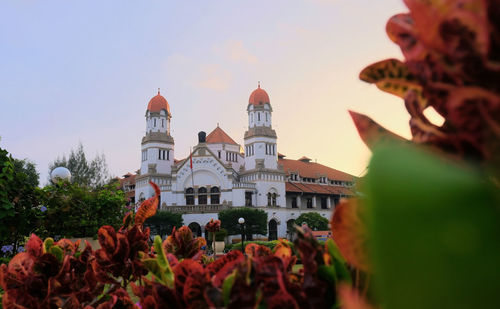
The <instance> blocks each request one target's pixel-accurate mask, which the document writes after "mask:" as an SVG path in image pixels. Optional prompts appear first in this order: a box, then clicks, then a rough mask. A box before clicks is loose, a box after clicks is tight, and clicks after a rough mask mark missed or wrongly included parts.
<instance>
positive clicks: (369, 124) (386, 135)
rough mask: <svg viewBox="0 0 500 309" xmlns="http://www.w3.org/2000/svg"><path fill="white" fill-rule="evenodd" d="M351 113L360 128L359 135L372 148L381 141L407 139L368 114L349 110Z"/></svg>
mask: <svg viewBox="0 0 500 309" xmlns="http://www.w3.org/2000/svg"><path fill="white" fill-rule="evenodd" d="M349 114H351V117H352V120H353V121H354V125H355V126H356V129H358V133H359V136H360V137H361V139H362V140H363V142H364V143H365V144H366V146H368V148H370V149H372V148H373V147H374V146H375V145H376V144H378V143H380V142H404V141H406V140H405V139H404V138H402V137H401V136H399V135H396V134H394V133H392V132H390V131H388V130H387V129H385V128H383V127H382V126H380V125H379V124H378V123H376V122H375V121H373V120H372V119H371V118H370V117H368V116H365V115H363V114H359V113H356V112H353V111H349Z"/></svg>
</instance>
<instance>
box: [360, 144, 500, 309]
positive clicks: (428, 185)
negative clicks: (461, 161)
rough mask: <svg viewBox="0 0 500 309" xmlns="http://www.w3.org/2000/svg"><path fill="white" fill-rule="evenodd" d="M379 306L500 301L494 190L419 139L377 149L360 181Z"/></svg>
mask: <svg viewBox="0 0 500 309" xmlns="http://www.w3.org/2000/svg"><path fill="white" fill-rule="evenodd" d="M364 189H365V191H366V192H365V193H366V199H367V201H366V204H365V206H366V210H367V211H368V214H367V215H368V216H367V219H368V221H369V235H371V236H372V241H371V248H372V251H371V253H370V254H371V257H372V260H373V262H374V267H375V268H374V272H375V274H376V276H375V277H374V280H375V285H376V288H377V289H378V291H379V294H380V295H379V296H380V299H383V300H384V308H386V309H392V308H406V309H412V308H415V309H416V308H500V298H499V297H498V278H499V276H500V270H499V269H500V268H499V267H498V262H499V261H500V246H499V245H498V244H499V243H500V224H499V222H500V211H499V208H498V205H500V197H499V190H498V188H497V187H495V186H494V185H492V184H490V183H489V182H488V180H487V178H486V177H485V176H484V175H482V174H480V173H479V172H477V171H476V170H475V169H474V167H470V166H463V165H458V164H456V163H454V162H452V161H451V160H446V159H445V158H442V157H438V156H436V155H434V154H432V153H428V152H425V151H423V150H422V149H420V148H418V147H416V146H406V147H404V146H399V147H395V146H393V147H383V148H379V149H377V150H376V151H375V152H374V155H373V157H372V159H371V162H370V166H369V173H368V174H367V176H366V182H365V186H364Z"/></svg>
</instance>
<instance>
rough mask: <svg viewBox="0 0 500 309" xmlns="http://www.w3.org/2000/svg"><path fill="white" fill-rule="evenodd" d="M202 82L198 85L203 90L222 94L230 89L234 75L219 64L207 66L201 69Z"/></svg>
mask: <svg viewBox="0 0 500 309" xmlns="http://www.w3.org/2000/svg"><path fill="white" fill-rule="evenodd" d="M201 76H202V78H201V81H200V82H199V83H198V85H199V86H200V87H202V88H206V89H210V90H214V91H218V92H222V91H226V90H227V89H228V88H229V84H230V83H231V80H232V74H231V72H229V71H228V70H226V69H223V68H221V66H220V65H218V64H209V65H205V66H203V67H202V69H201Z"/></svg>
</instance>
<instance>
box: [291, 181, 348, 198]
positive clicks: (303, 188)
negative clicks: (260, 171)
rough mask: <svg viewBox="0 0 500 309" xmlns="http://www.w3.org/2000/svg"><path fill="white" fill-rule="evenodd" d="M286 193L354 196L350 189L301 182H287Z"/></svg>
mask: <svg viewBox="0 0 500 309" xmlns="http://www.w3.org/2000/svg"><path fill="white" fill-rule="evenodd" d="M285 190H286V192H297V193H302V192H303V193H312V194H329V195H331V194H336V195H354V192H353V191H352V190H351V189H350V188H346V187H340V186H332V185H319V184H309V183H300V182H286V183H285Z"/></svg>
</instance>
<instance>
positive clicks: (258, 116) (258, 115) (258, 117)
mask: <svg viewBox="0 0 500 309" xmlns="http://www.w3.org/2000/svg"><path fill="white" fill-rule="evenodd" d="M257 120H258V121H260V112H258V113H257Z"/></svg>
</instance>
